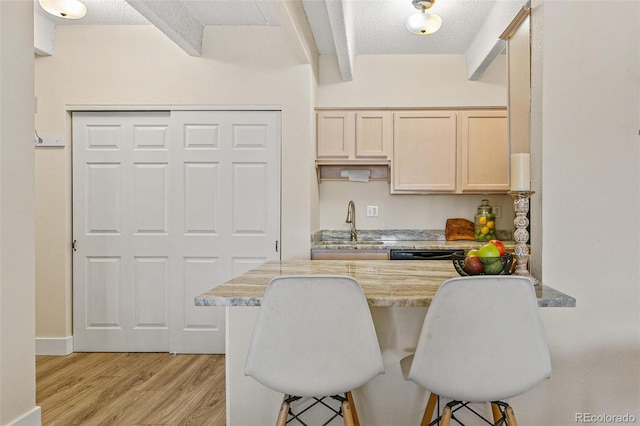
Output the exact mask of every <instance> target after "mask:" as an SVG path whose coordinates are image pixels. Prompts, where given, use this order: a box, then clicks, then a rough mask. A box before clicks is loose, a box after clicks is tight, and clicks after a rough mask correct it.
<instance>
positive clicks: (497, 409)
mask: <svg viewBox="0 0 640 426" xmlns="http://www.w3.org/2000/svg"><path fill="white" fill-rule="evenodd" d="M491 412H492V413H493V423H494V424H496V423H498V420H500V419H501V418H502V413H501V412H500V407H498V404H491Z"/></svg>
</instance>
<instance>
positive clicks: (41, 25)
mask: <svg viewBox="0 0 640 426" xmlns="http://www.w3.org/2000/svg"><path fill="white" fill-rule="evenodd" d="M55 33H56V24H55V23H53V22H52V21H50V20H48V19H46V18H44V17H43V16H42V15H40V14H39V13H38V12H37V11H36V10H35V8H34V10H33V52H34V53H35V54H36V55H38V56H51V55H53V47H54V41H55Z"/></svg>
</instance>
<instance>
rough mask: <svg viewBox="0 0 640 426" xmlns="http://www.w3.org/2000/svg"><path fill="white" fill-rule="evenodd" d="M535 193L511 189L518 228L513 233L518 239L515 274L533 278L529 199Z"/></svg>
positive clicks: (515, 222) (515, 221)
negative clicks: (530, 263) (529, 245)
mask: <svg viewBox="0 0 640 426" xmlns="http://www.w3.org/2000/svg"><path fill="white" fill-rule="evenodd" d="M533 194H534V191H509V195H511V196H512V197H513V211H514V212H515V214H516V217H515V219H513V224H514V225H515V226H516V230H515V232H514V233H513V239H514V240H515V241H516V248H515V251H514V254H515V257H516V270H515V271H514V275H521V276H525V277H529V278H531V273H530V272H529V269H528V266H529V247H528V246H527V241H529V231H527V226H529V218H527V213H529V199H530V198H531V196H532V195H533Z"/></svg>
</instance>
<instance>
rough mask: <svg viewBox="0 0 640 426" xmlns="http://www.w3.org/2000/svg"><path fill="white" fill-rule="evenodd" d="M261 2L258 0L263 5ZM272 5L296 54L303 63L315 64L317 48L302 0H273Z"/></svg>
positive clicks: (259, 4) (259, 5)
mask: <svg viewBox="0 0 640 426" xmlns="http://www.w3.org/2000/svg"><path fill="white" fill-rule="evenodd" d="M261 4H262V3H261V2H256V5H257V6H258V7H261ZM270 4H271V7H272V8H273V10H274V11H275V13H276V15H277V16H278V21H279V22H280V27H282V29H283V30H284V31H285V33H286V34H287V37H286V39H287V40H289V41H290V42H291V45H292V48H293V49H294V54H295V55H296V57H297V58H298V61H299V62H300V63H301V64H315V63H316V62H317V61H318V49H317V48H316V44H315V41H314V39H313V34H312V33H311V28H310V27H309V22H308V21H307V18H306V15H305V11H304V8H303V7H302V3H301V2H300V0H293V1H292V0H287V1H283V0H271V2H270Z"/></svg>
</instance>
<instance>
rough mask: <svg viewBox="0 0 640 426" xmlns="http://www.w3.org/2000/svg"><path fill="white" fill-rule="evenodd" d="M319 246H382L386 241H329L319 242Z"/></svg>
mask: <svg viewBox="0 0 640 426" xmlns="http://www.w3.org/2000/svg"><path fill="white" fill-rule="evenodd" d="M316 244H317V245H322V246H329V245H354V246H360V245H380V244H384V241H371V240H368V241H347V240H328V241H319V242H318V243H316Z"/></svg>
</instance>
